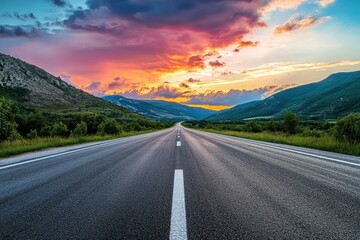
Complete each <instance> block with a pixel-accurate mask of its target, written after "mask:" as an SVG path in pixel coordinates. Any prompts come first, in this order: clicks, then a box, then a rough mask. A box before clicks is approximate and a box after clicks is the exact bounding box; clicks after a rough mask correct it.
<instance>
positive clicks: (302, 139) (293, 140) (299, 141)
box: [195, 128, 360, 156]
mask: <svg viewBox="0 0 360 240" xmlns="http://www.w3.org/2000/svg"><path fill="white" fill-rule="evenodd" d="M195 129H197V130H201V131H206V132H212V133H219V134H223V135H229V136H234V137H241V138H247V139H253V140H259V141H265V142H272V143H282V144H288V145H293V146H299V147H307V148H314V149H319V150H324V151H329V152H337V153H343V154H348V155H354V156H360V144H353V145H351V144H349V143H345V142H339V141H337V140H336V139H335V138H334V137H332V136H329V135H324V136H321V137H307V136H302V135H298V134H297V135H287V134H285V133H269V132H260V133H249V132H238V131H228V130H221V131H220V130H214V129H202V128H195Z"/></svg>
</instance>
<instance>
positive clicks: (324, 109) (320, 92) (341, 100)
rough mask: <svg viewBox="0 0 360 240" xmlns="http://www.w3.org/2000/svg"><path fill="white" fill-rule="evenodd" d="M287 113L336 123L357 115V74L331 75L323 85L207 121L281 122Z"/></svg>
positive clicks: (290, 91) (359, 80)
mask: <svg viewBox="0 0 360 240" xmlns="http://www.w3.org/2000/svg"><path fill="white" fill-rule="evenodd" d="M286 111H292V112H295V113H296V114H298V115H299V116H300V117H301V118H302V119H324V118H326V119H337V118H338V117H341V116H344V115H347V114H349V113H350V112H360V71H357V72H349V73H337V74H333V75H331V76H329V77H328V78H326V79H324V80H323V81H320V82H316V83H311V84H307V85H303V86H299V87H295V88H291V89H287V90H284V91H282V92H279V93H277V94H274V95H273V96H271V97H268V98H266V99H264V100H262V101H255V102H250V103H245V104H241V105H238V106H235V107H233V108H231V109H227V110H224V111H220V112H218V113H216V114H214V115H212V116H210V117H209V118H208V119H207V120H210V121H226V120H231V121H237V120H244V119H251V118H280V117H282V116H283V114H284V112H286Z"/></svg>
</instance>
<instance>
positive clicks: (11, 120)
mask: <svg viewBox="0 0 360 240" xmlns="http://www.w3.org/2000/svg"><path fill="white" fill-rule="evenodd" d="M18 111H19V109H18V107H17V105H16V104H15V103H14V102H13V101H11V100H7V99H5V98H0V141H3V140H7V139H9V138H10V137H11V139H15V138H17V137H18V135H19V133H18V132H17V127H18V124H17V123H16V122H15V116H16V114H17V112H18ZM11 139H9V140H11Z"/></svg>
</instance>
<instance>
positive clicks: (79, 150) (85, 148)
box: [0, 136, 147, 170]
mask: <svg viewBox="0 0 360 240" xmlns="http://www.w3.org/2000/svg"><path fill="white" fill-rule="evenodd" d="M135 137H136V136H135ZM146 137H147V136H146ZM118 143H126V142H125V141H124V138H120V139H115V140H110V142H104V143H99V144H95V145H91V146H88V147H83V148H80V149H74V150H68V151H66V152H60V153H55V154H51V155H47V156H43V157H38V158H32V159H29V160H24V161H21V162H17V163H10V164H7V165H4V166H0V170H2V169H6V168H11V167H16V166H20V165H24V164H27V163H32V162H37V161H42V160H45V159H49V158H54V157H59V156H63V155H66V154H71V153H76V152H81V151H84V150H88V149H92V148H98V147H106V146H110V145H115V144H118Z"/></svg>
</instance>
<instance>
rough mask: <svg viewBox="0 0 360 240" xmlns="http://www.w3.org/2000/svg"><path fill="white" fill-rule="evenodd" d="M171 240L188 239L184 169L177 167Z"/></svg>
mask: <svg viewBox="0 0 360 240" xmlns="http://www.w3.org/2000/svg"><path fill="white" fill-rule="evenodd" d="M169 239H170V240H180V239H187V231H186V210H185V190H184V175H183V170H181V169H176V170H175V175H174V190H173V199H172V208H171V224H170V237H169Z"/></svg>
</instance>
